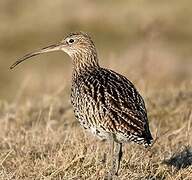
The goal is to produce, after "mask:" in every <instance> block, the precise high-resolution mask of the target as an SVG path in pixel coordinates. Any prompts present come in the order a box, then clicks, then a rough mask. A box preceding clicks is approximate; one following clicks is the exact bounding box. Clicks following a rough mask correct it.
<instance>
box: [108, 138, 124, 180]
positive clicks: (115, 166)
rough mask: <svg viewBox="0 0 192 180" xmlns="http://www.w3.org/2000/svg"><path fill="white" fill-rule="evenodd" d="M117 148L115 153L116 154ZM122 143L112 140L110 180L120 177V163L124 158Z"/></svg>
mask: <svg viewBox="0 0 192 180" xmlns="http://www.w3.org/2000/svg"><path fill="white" fill-rule="evenodd" d="M114 147H115V152H114ZM122 154H123V153H122V143H119V142H115V141H114V139H113V140H112V146H111V160H112V165H111V170H110V172H109V175H108V180H112V179H113V177H114V176H118V171H119V167H120V162H121V158H122Z"/></svg>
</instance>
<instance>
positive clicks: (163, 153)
mask: <svg viewBox="0 0 192 180" xmlns="http://www.w3.org/2000/svg"><path fill="white" fill-rule="evenodd" d="M33 3H34V4H31V3H29V2H27V1H24V0H20V1H19V2H16V1H15V2H13V1H12V0H6V1H5V0H2V1H1V2H0V20H1V27H0V65H1V66H0V127H1V131H0V179H2V180H8V179H26V180H28V179H37V180H38V179H39V180H40V179H47V180H48V179H56V180H57V179H64V180H70V179H71V180H72V179H73V180H81V179H90V180H92V179H93V180H94V179H102V178H103V176H104V175H105V174H106V172H107V171H108V169H109V162H108V161H106V163H102V162H103V161H105V158H104V157H105V156H104V154H103V153H104V152H109V151H110V149H109V146H108V144H107V143H103V142H100V141H98V140H97V139H95V138H94V137H93V136H92V135H90V134H89V133H87V132H85V131H84V130H83V129H81V127H80V126H79V124H78V122H77V121H76V120H75V119H74V116H73V112H72V108H71V105H70V80H71V62H70V60H69V58H68V57H67V56H64V55H63V54H57V53H53V54H49V55H44V56H41V57H37V58H35V59H34V60H33V61H31V62H28V63H26V64H23V65H21V66H20V67H18V68H17V69H16V70H14V71H13V72H10V71H9V70H8V66H9V65H10V64H11V62H13V61H14V59H15V58H16V57H18V56H20V55H21V54H23V53H24V52H26V51H30V50H32V49H36V48H38V47H43V46H46V45H47V44H50V43H52V42H55V41H57V40H59V39H61V38H62V36H63V34H64V33H66V32H67V31H71V30H85V31H88V32H91V34H92V35H93V37H94V40H95V42H96V45H97V47H98V51H99V55H100V57H101V64H103V65H105V66H107V67H109V68H111V69H114V70H116V71H118V72H121V73H123V74H124V75H126V76H127V77H128V78H129V79H130V80H131V81H133V82H134V84H135V85H136V87H137V88H138V89H139V91H140V92H141V94H142V95H143V96H144V98H145V101H146V104H147V109H148V115H149V120H150V127H151V130H152V134H153V136H154V137H155V138H156V139H157V140H156V142H155V144H154V146H153V147H152V148H151V149H149V150H146V149H144V148H143V147H141V146H138V145H135V144H125V145H124V148H123V150H124V156H123V160H122V164H121V170H120V174H119V179H121V180H127V179H130V180H141V179H142V180H145V179H150V180H156V179H157V180H164V179H165V180H191V179H192V129H191V126H192V81H191V78H192V71H191V69H192V61H191V57H192V53H191V37H192V33H191V32H192V31H191V27H192V23H191V20H190V17H191V12H192V11H191V7H192V6H190V5H191V2H189V1H187V0H183V1H173V0H169V1H152V0H146V1H141V0H134V1H131V0H130V1H122V2H121V3H117V2H116V1H110V2H109V1H105V2H103V1H82V0H81V1H78V2H77V1H75V3H74V1H62V0H57V1H54V3H53V1H47V0H42V1H37V0H34V1H33ZM85 3H86V5H85ZM72 10H73V13H72V14H70V12H71V11H72ZM50 12H54V13H50ZM106 12H107V13H106ZM114 12H118V13H114ZM13 27H14V28H13ZM43 58H44V60H43ZM40 59H41V61H40ZM45 59H46V60H45ZM62 59H64V60H62ZM38 60H39V61H38ZM106 154H107V155H108V153H106Z"/></svg>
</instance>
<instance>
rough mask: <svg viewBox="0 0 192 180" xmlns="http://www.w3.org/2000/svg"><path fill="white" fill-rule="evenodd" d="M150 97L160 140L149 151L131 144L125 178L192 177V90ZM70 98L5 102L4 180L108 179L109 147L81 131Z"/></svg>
mask: <svg viewBox="0 0 192 180" xmlns="http://www.w3.org/2000/svg"><path fill="white" fill-rule="evenodd" d="M146 94H148V95H147V99H146V102H147V104H148V111H149V118H150V126H151V129H152V132H153V135H154V137H157V141H156V142H155V144H154V145H153V147H152V148H151V149H150V150H148V151H147V150H146V149H144V148H143V147H140V146H138V145H134V144H126V145H125V146H124V156H123V161H122V165H121V170H120V176H119V179H191V178H192V166H191V165H192V152H191V151H192V150H191V144H192V131H191V126H192V111H191V109H192V98H191V97H192V93H191V89H190V90H189V87H187V86H184V85H183V86H182V87H179V88H177V89H175V88H173V89H171V88H170V89H166V91H161V92H157V91H151V90H148V92H147V93H146ZM65 99H66V98H64V95H63V94H62V93H61V94H57V95H55V96H54V95H53V94H52V95H50V94H49V95H43V96H42V97H41V98H39V97H38V98H35V99H34V98H30V97H28V98H27V100H26V101H25V102H22V103H15V102H13V103H11V104H8V103H6V102H4V103H3V102H2V103H1V105H0V107H1V108H0V109H1V112H0V115H1V121H0V127H1V132H0V142H1V144H0V152H1V156H0V172H1V174H0V177H1V179H102V177H103V176H104V174H105V173H106V172H107V170H108V168H109V166H108V165H109V164H108V162H107V163H106V164H102V163H101V160H102V157H103V153H104V152H109V146H108V144H107V143H102V142H99V141H97V140H96V139H95V138H93V137H92V136H90V134H87V133H85V131H84V130H83V129H81V128H80V126H79V124H78V123H77V121H76V120H74V118H73V116H72V110H71V107H70V105H69V104H68V103H67V102H66V100H65ZM107 155H108V153H107Z"/></svg>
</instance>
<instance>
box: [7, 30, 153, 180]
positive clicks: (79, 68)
mask: <svg viewBox="0 0 192 180" xmlns="http://www.w3.org/2000/svg"><path fill="white" fill-rule="evenodd" d="M56 50H62V51H64V52H66V53H67V54H68V55H69V56H70V57H71V58H72V60H73V76H72V91H71V103H72V105H73V109H74V114H75V117H76V119H77V120H78V121H79V122H80V124H81V125H82V126H83V127H84V128H85V129H88V130H89V131H91V132H92V133H93V134H94V135H96V136H97V137H99V138H101V139H106V140H112V141H113V143H112V148H114V142H115V143H116V145H117V148H116V156H114V157H113V167H112V171H111V174H112V176H113V175H114V174H116V175H117V173H118V170H119V165H120V160H121V156H122V143H123V142H129V141H133V142H136V143H138V144H143V145H144V146H146V147H147V146H149V145H151V143H152V140H153V138H152V136H151V133H150V130H149V125H148V118H147V111H146V108H145V104H144V100H143V99H142V97H141V95H140V94H139V93H138V91H137V90H136V88H135V87H134V85H133V84H132V83H131V82H130V81H129V80H128V79H127V78H126V77H124V76H122V75H120V74H118V73H116V72H114V71H112V70H108V69H104V68H102V67H100V66H99V63H98V56H97V52H96V48H95V45H94V43H93V41H92V40H91V38H90V37H89V36H88V35H87V34H85V33H82V32H78V33H71V34H69V35H68V36H67V37H66V38H64V39H63V40H62V41H61V42H59V43H57V44H55V45H51V46H48V47H46V48H43V49H41V50H39V51H36V52H34V53H29V54H27V55H25V56H24V57H22V58H21V59H19V60H18V61H16V62H15V63H14V64H13V65H12V66H11V68H14V67H15V66H16V65H17V64H19V63H20V62H22V61H24V60H26V59H28V58H30V57H33V56H35V55H38V54H41V53H45V52H50V51H56ZM112 176H110V179H112Z"/></svg>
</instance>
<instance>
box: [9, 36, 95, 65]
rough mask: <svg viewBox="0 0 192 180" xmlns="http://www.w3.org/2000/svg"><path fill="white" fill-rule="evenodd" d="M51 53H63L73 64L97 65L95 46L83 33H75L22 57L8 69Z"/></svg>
mask: <svg viewBox="0 0 192 180" xmlns="http://www.w3.org/2000/svg"><path fill="white" fill-rule="evenodd" d="M52 51H64V52H65V53H67V54H68V55H69V56H70V57H71V58H72V59H73V60H74V62H75V63H85V64H89V63H90V64H91V63H93V64H97V63H98V62H97V53H96V49H95V45H94V43H93V41H92V40H91V38H90V36H89V35H88V34H86V33H83V32H77V33H70V34H69V35H67V36H66V37H65V38H64V39H63V40H62V41H60V42H59V43H56V44H53V45H50V46H47V47H44V48H42V49H40V50H37V51H34V52H32V53H28V54H26V55H24V56H23V57H21V58H19V59H18V60H17V61H16V62H15V63H14V64H13V65H12V66H11V67H10V68H11V69H13V68H14V67H15V66H17V65H18V64H20V63H21V62H23V61H25V60H26V59H29V58H31V57H33V56H36V55H39V54H43V53H47V52H52ZM92 61H93V62H92Z"/></svg>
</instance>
